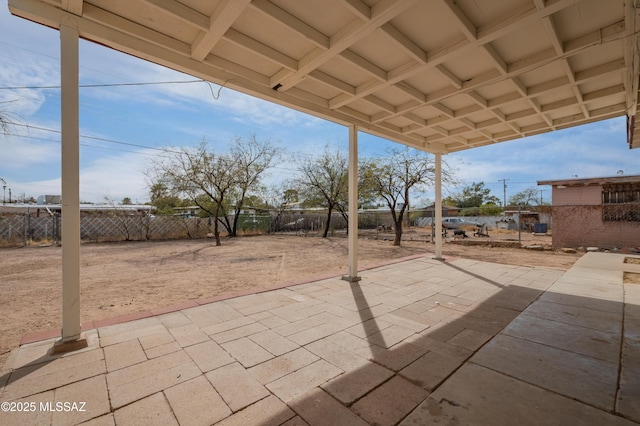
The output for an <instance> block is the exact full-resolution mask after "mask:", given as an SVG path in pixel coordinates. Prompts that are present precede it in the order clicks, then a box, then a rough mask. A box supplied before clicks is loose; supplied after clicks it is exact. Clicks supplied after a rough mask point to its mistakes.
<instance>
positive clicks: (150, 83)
mask: <svg viewBox="0 0 640 426" xmlns="http://www.w3.org/2000/svg"><path fill="white" fill-rule="evenodd" d="M191 83H207V84H208V83H209V82H208V81H205V80H201V79H200V80H174V81H149V82H138V83H103V84H79V85H78V87H83V88H85V87H86V88H92V87H122V86H153V85H161V84H191ZM21 89H60V86H5V87H0V90H21Z"/></svg>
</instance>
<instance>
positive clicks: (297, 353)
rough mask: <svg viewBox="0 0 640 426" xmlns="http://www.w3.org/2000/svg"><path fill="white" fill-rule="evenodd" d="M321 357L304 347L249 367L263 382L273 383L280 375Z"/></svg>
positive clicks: (284, 374) (291, 371)
mask: <svg viewBox="0 0 640 426" xmlns="http://www.w3.org/2000/svg"><path fill="white" fill-rule="evenodd" d="M318 359H319V358H318V357H317V356H316V355H314V354H312V353H311V352H309V351H308V350H306V349H304V348H299V349H296V350H294V351H291V352H288V353H286V354H284V355H280V356H279V357H276V358H273V359H270V360H269V361H266V362H263V363H262V364H259V365H256V366H255V367H251V368H249V369H248V370H247V371H249V372H250V373H251V374H252V375H253V376H254V377H255V378H256V379H258V381H259V382H260V383H262V384H265V385H266V384H267V383H271V382H273V381H274V380H276V379H279V378H280V377H283V376H286V375H287V374H290V373H293V372H294V371H296V370H299V369H301V368H302V367H305V366H307V365H309V364H311V363H313V362H315V361H317V360H318Z"/></svg>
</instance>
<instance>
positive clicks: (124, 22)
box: [8, 0, 640, 341]
mask: <svg viewBox="0 0 640 426" xmlns="http://www.w3.org/2000/svg"><path fill="white" fill-rule="evenodd" d="M8 3H9V9H10V10H11V12H12V13H13V14H15V15H18V16H21V17H24V18H26V19H29V20H32V21H35V22H38V23H40V24H43V25H47V26H50V27H52V28H56V29H59V30H60V33H61V50H62V54H61V74H62V77H61V78H62V163H63V164H62V169H63V173H62V187H63V212H65V214H63V223H62V229H63V240H64V241H65V244H64V245H63V258H64V259H66V260H64V259H63V287H64V289H65V290H70V291H71V293H69V292H67V295H63V333H62V334H63V341H64V340H66V341H71V340H74V339H76V338H77V337H78V336H79V333H80V324H79V214H77V210H78V209H77V205H78V202H79V195H78V187H79V176H78V169H79V162H78V138H79V134H78V122H79V118H78V117H79V108H78V93H77V92H78V87H77V85H78V75H77V73H78V48H77V42H78V38H79V37H80V38H84V39H87V40H91V41H94V42H97V43H100V44H103V45H105V46H108V47H111V48H114V49H117V50H120V51H122V52H125V53H128V54H131V55H134V56H137V57H140V58H143V59H146V60H149V61H152V62H155V63H158V64H161V65H164V66H167V67H170V68H173V69H176V70H179V71H182V72H185V73H187V74H190V75H193V76H197V77H199V78H202V79H204V80H207V81H211V82H214V83H216V84H219V85H221V86H224V87H229V88H233V89H235V90H238V91H241V92H244V93H247V94H249V95H252V96H256V97H259V98H262V99H265V100H268V101H271V102H275V103H278V104H281V105H285V106H287V107H291V108H294V109H296V110H299V111H303V112H306V113H309V114H313V115H315V116H318V117H321V118H325V119H327V120H331V121H334V122H336V123H340V124H343V125H346V126H349V128H350V131H349V140H350V151H349V152H350V173H351V176H350V179H349V181H350V183H351V185H350V194H349V200H350V203H349V204H350V217H356V216H357V211H356V207H357V206H356V204H357V185H356V183H357V180H356V178H355V177H356V171H357V140H356V137H357V130H362V131H365V132H368V133H371V134H374V135H377V136H381V137H383V138H386V139H389V140H392V141H395V142H399V143H402V144H405V145H408V146H411V147H414V148H417V149H420V150H424V151H427V152H431V153H434V154H435V155H436V175H437V176H436V214H437V215H438V216H440V215H441V209H440V203H441V197H440V178H439V175H440V171H441V169H440V166H441V161H440V160H441V155H442V154H447V153H450V152H455V151H460V150H465V149H470V148H474V147H479V146H483V145H487V144H492V143H496V142H503V141H508V140H512V139H516V138H521V137H525V136H530V135H535V134H539V133H543V132H548V131H553V130H557V129H562V128H566V127H571V126H575V125H579V124H584V123H589V122H594V121H598V120H604V119H607V118H612V117H618V116H622V115H625V116H626V117H627V123H628V126H627V140H628V143H629V146H630V147H631V148H635V147H638V146H640V140H639V139H640V132H635V124H636V119H635V117H636V113H637V101H638V73H639V70H640V55H639V52H638V27H639V26H640V23H639V22H638V10H637V8H636V0H626V1H625V0H607V1H602V0H509V1H504V0H482V1H475V0H429V1H424V0H423V1H420V0H272V1H269V0H181V1H175V0H91V1H83V0H9V2H8ZM603 149H606V147H605V145H604V144H603ZM65 208H66V210H65ZM438 216H437V217H436V227H437V228H438V227H439V226H440V218H439V217H438ZM65 221H66V222H65ZM351 222H352V223H350V245H349V246H350V256H349V258H350V259H349V268H350V270H349V275H348V278H349V279H352V280H355V279H357V262H356V254H357V253H356V252H357V246H356V241H355V239H356V238H357V237H356V236H355V235H354V234H355V232H353V230H354V229H355V226H357V224H355V221H351ZM65 223H66V224H67V225H66V226H65ZM71 228H74V229H73V230H72V229H71ZM76 228H77V229H76ZM436 236H437V237H436V238H437V240H436V257H439V256H440V253H441V247H442V240H441V236H440V232H439V231H438V230H436ZM76 240H77V242H76ZM72 241H73V242H72ZM65 271H66V272H65ZM65 323H66V324H67V326H65Z"/></svg>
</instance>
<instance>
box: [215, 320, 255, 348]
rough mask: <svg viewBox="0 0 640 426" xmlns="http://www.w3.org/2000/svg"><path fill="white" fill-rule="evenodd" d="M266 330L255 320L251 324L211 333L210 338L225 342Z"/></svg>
mask: <svg viewBox="0 0 640 426" xmlns="http://www.w3.org/2000/svg"><path fill="white" fill-rule="evenodd" d="M265 330H267V327H265V326H264V325H262V324H260V323H259V322H255V323H252V324H247V325H243V326H241V327H237V328H234V329H231V330H227V331H223V332H221V333H216V334H211V338H212V339H213V340H215V341H216V342H218V343H226V342H230V341H232V340H236V339H240V338H241V337H247V336H250V335H252V334H255V333H259V332H261V331H265Z"/></svg>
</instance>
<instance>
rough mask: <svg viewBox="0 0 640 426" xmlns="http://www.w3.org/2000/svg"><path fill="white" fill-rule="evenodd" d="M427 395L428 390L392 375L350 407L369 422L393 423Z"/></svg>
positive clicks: (377, 423) (378, 423)
mask: <svg viewBox="0 0 640 426" xmlns="http://www.w3.org/2000/svg"><path fill="white" fill-rule="evenodd" d="M427 396H429V392H427V391H425V390H423V389H421V388H419V387H418V386H416V385H414V384H412V383H410V382H408V381H407V380H405V379H403V378H402V377H398V376H396V377H393V378H392V379H391V380H389V381H388V382H386V383H384V384H383V385H382V386H380V387H379V388H377V389H375V390H374V391H373V392H371V393H370V394H369V395H366V396H365V397H364V398H362V399H360V400H359V401H358V402H356V403H355V404H353V407H351V409H352V410H353V411H354V412H355V413H357V414H359V415H360V416H361V417H362V418H364V419H365V420H366V421H368V422H369V423H370V424H376V425H395V424H397V423H398V422H399V421H400V420H401V419H402V418H404V417H405V416H406V415H407V414H409V413H410V412H411V410H413V409H414V408H415V407H416V406H417V405H418V404H420V403H421V402H422V401H424V399H425V398H426V397H427Z"/></svg>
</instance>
